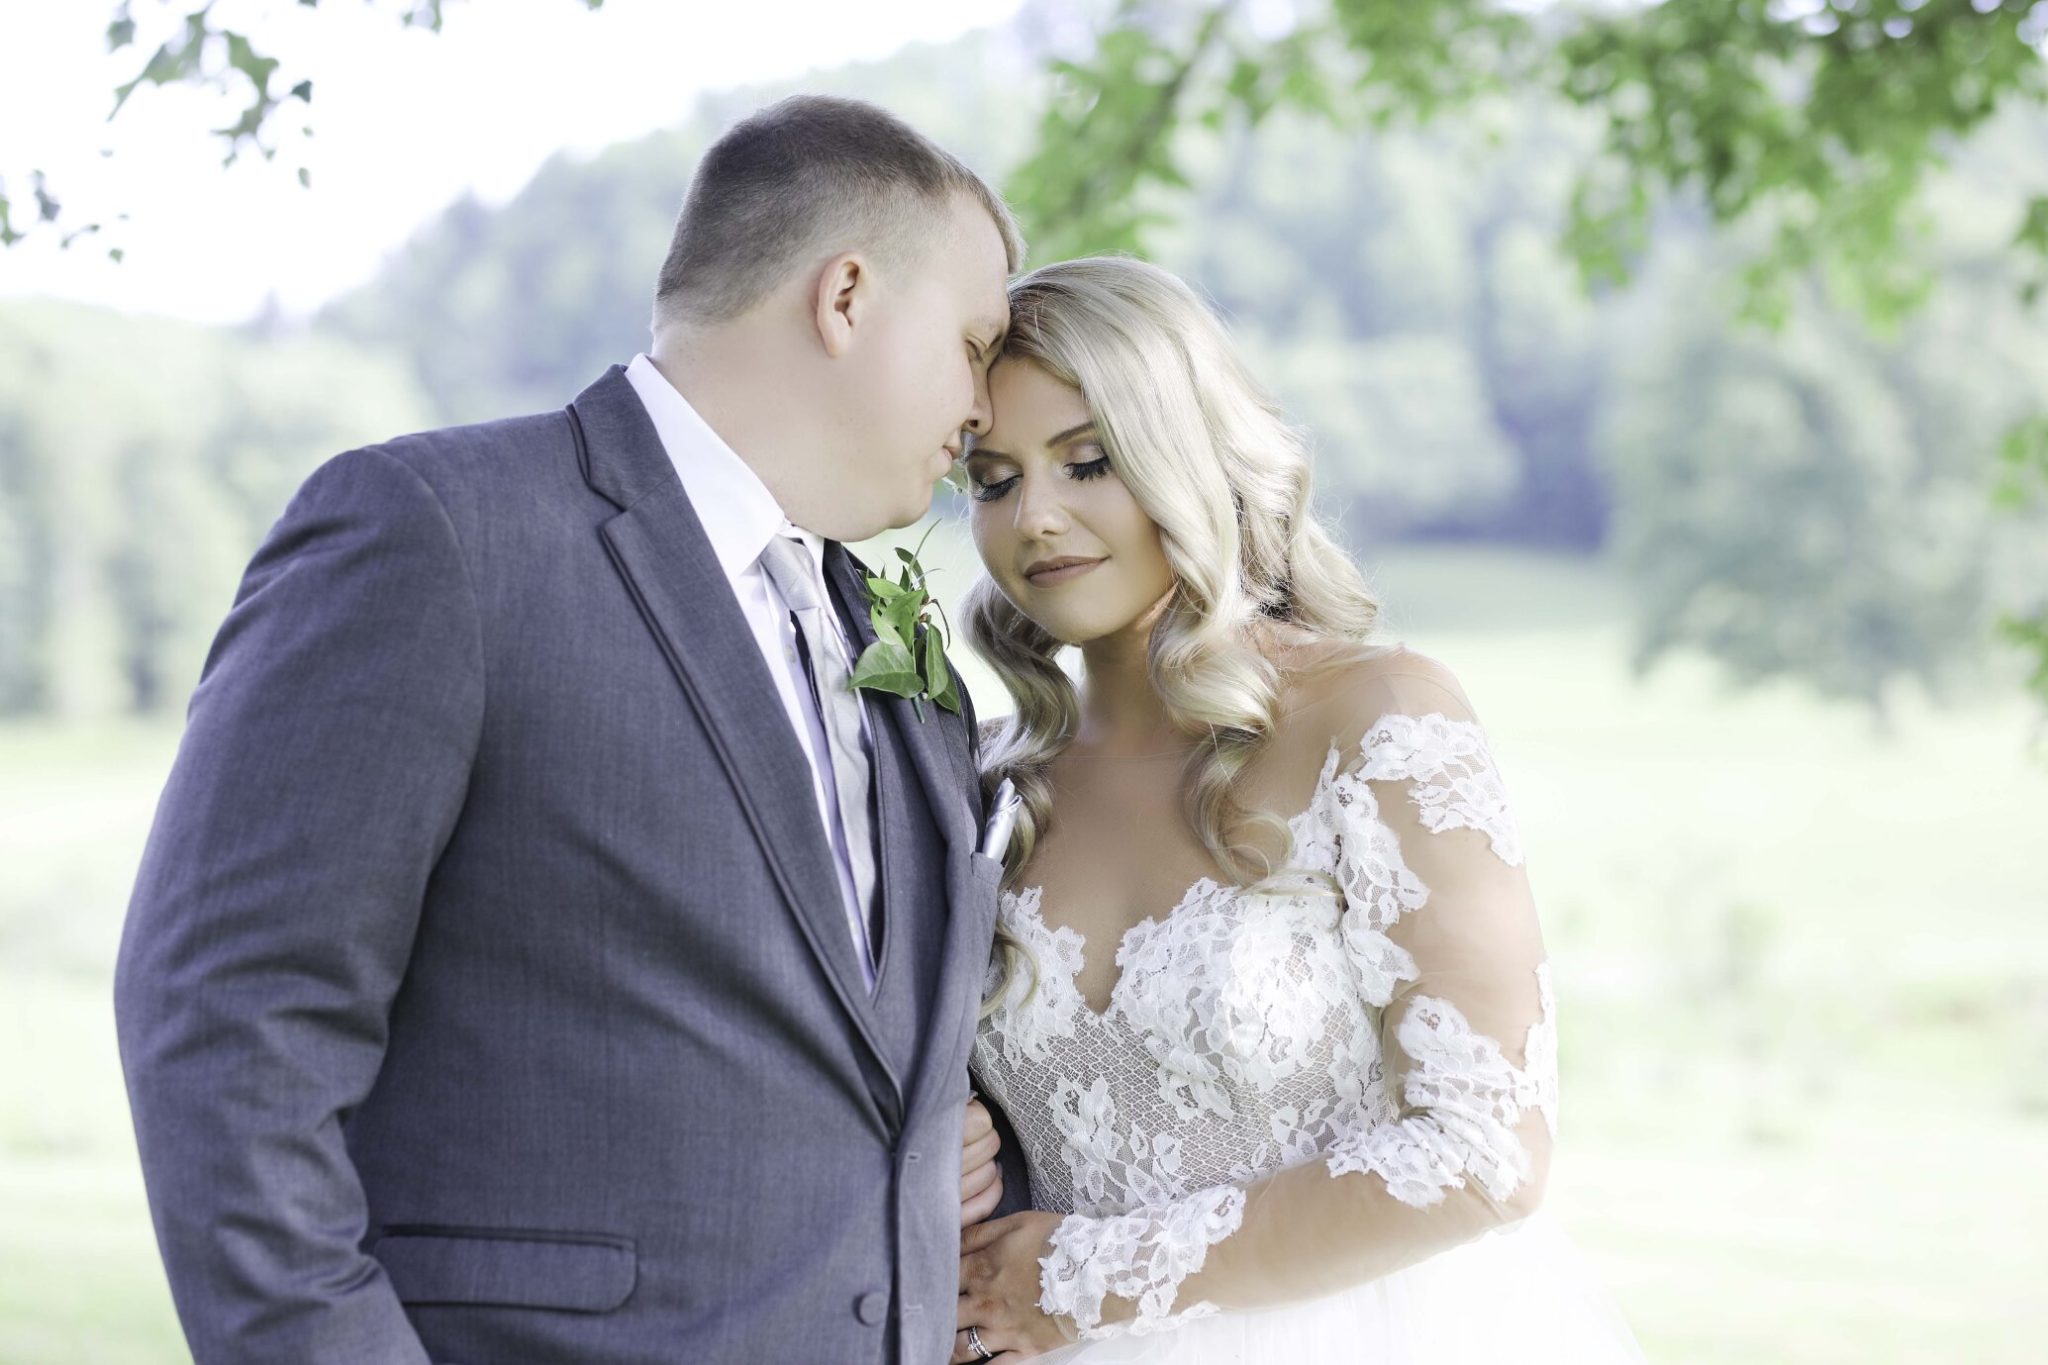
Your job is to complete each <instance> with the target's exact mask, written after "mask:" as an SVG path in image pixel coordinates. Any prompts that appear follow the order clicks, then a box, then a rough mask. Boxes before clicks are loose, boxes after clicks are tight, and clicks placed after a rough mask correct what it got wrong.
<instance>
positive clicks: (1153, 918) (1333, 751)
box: [1002, 743, 1340, 1025]
mask: <svg viewBox="0 0 2048 1365" xmlns="http://www.w3.org/2000/svg"><path fill="white" fill-rule="evenodd" d="M1339 752H1340V751H1339V748H1338V746H1337V745H1336V744H1334V743H1333V744H1331V745H1330V749H1329V753H1328V754H1327V755H1326V756H1325V757H1324V759H1323V768H1322V772H1321V773H1320V774H1319V775H1318V776H1317V777H1316V785H1315V789H1314V790H1313V791H1311V792H1310V793H1309V798H1308V804H1307V805H1305V806H1303V807H1302V808H1301V809H1300V810H1299V811H1296V812H1295V813H1294V814H1293V815H1291V816H1289V817H1288V818H1287V822H1286V823H1287V836H1288V837H1287V853H1286V856H1285V858H1284V859H1283V860H1282V868H1283V869H1285V868H1291V867H1294V866H1296V865H1297V863H1298V862H1299V854H1300V852H1301V847H1302V837H1301V829H1300V826H1301V824H1302V823H1303V822H1304V821H1306V820H1307V819H1308V818H1309V817H1310V816H1312V815H1314V814H1315V810H1316V805H1317V803H1318V802H1320V801H1321V800H1322V798H1323V789H1324V788H1325V787H1327V786H1329V785H1330V783H1331V782H1332V781H1334V780H1335V778H1336V773H1337V761H1338V756H1339ZM1246 889H1247V888H1245V887H1242V886H1239V885H1238V884H1236V883H1235V882H1224V881H1218V880H1217V879H1216V878H1214V877H1211V876H1207V875H1204V876H1201V877H1198V878H1196V879H1195V881H1194V882H1192V883H1191V884H1190V885H1188V886H1187V887H1186V888H1184V889H1183V890H1182V891H1181V893H1180V897H1179V899H1177V900H1176V901H1174V902H1173V904H1172V905H1171V906H1169V907H1168V908H1167V909H1166V911H1165V912H1164V913H1161V912H1158V911H1154V912H1153V913H1152V914H1149V915H1147V916H1145V917H1144V918H1143V919H1141V920H1138V921H1136V922H1135V923H1133V924H1130V925H1128V926H1127V927H1126V928H1125V929H1124V931H1123V932H1122V933H1120V934H1118V935H1117V936H1116V956H1115V958H1114V959H1113V961H1114V962H1115V964H1116V974H1115V976H1114V977H1112V978H1111V980H1110V985H1109V995H1108V997H1107V998H1106V999H1105V1000H1104V1002H1103V1005H1102V1008H1101V1009H1097V1008H1096V1007H1095V1004H1094V1002H1093V1001H1091V1000H1089V998H1088V997H1087V996H1085V995H1083V994H1082V993H1081V984H1080V982H1081V977H1082V976H1083V975H1084V974H1085V973H1086V971H1087V968H1088V935H1087V934H1086V933H1084V932H1082V931H1081V930H1080V929H1077V928H1075V927H1074V926H1073V925H1071V924H1061V925H1053V924H1051V923H1048V922H1047V920H1046V918H1045V913H1044V904H1045V884H1044V883H1043V882H1040V883H1037V884H1036V885H1032V886H1020V887H1018V888H1017V889H1016V890H1014V891H1004V892H1003V893H1002V897H1003V900H1004V903H1005V904H1006V905H1008V907H1009V908H1010V909H1011V910H1012V912H1013V913H1015V914H1018V915H1029V916H1030V917H1031V919H1032V920H1033V921H1035V923H1036V925H1037V928H1038V931H1039V932H1040V933H1041V934H1043V935H1044V936H1046V937H1047V938H1051V939H1057V938H1058V937H1059V936H1060V935H1062V934H1065V935H1069V936H1071V938H1072V940H1073V942H1074V945H1075V954H1074V956H1075V961H1076V964H1077V965H1076V966H1075V968H1074V970H1073V971H1072V972H1071V973H1068V974H1067V983H1068V984H1069V985H1070V986H1072V987H1073V993H1074V998H1075V1000H1077V1001H1078V1002H1079V1004H1080V1008H1081V1012H1082V1013H1084V1014H1086V1015H1087V1016H1088V1020H1089V1022H1091V1023H1094V1024H1098V1025H1102V1024H1107V1023H1108V1022H1109V1021H1110V1019H1111V1018H1112V1017H1113V1016H1114V1015H1115V1014H1116V1012H1117V1005H1118V1003H1119V999H1120V996H1121V993H1122V991H1123V985H1124V981H1125V979H1126V977H1127V976H1128V971H1127V969H1126V968H1125V966H1124V958H1125V955H1126V954H1128V953H1129V951H1130V949H1131V945H1132V941H1133V940H1134V939H1139V938H1142V937H1144V936H1145V935H1148V934H1153V933H1161V932H1164V931H1165V930H1166V929H1167V927H1168V926H1170V925H1172V924H1173V923H1175V922H1176V921H1178V920H1184V919H1186V918H1187V916H1188V914H1189V913H1190V912H1191V911H1192V909H1193V907H1195V906H1197V905H1206V904H1212V903H1214V902H1215V901H1217V900H1220V899H1223V898H1224V897H1225V896H1226V895H1242V894H1243V893H1244V892H1245V891H1246ZM1053 965H1055V964H1048V963H1047V962H1044V961H1041V962H1039V964H1038V970H1039V971H1041V972H1043V971H1047V970H1049V969H1051V967H1052V966H1053Z"/></svg>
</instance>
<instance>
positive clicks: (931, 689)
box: [918, 630, 960, 712]
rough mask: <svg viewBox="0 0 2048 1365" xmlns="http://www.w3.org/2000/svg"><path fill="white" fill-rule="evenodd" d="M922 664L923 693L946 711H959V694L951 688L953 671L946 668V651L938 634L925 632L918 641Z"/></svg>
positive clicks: (931, 631)
mask: <svg viewBox="0 0 2048 1365" xmlns="http://www.w3.org/2000/svg"><path fill="white" fill-rule="evenodd" d="M918 647H919V652H920V653H921V654H922V656H923V658H922V662H923V664H924V682H925V691H926V692H927V693H928V694H929V695H930V696H931V699H932V700H933V701H935V702H937V703H938V704H939V705H941V706H943V707H945V708H946V709H947V710H948V711H956V712H957V711H958V710H959V709H960V694H959V692H958V691H957V690H956V689H955V688H954V686H953V671H952V670H951V669H950V668H948V667H947V666H946V651H945V648H944V646H943V645H942V644H941V643H940V640H939V633H938V632H937V631H935V630H927V631H926V632H925V633H924V635H923V637H922V638H921V639H919V641H918Z"/></svg>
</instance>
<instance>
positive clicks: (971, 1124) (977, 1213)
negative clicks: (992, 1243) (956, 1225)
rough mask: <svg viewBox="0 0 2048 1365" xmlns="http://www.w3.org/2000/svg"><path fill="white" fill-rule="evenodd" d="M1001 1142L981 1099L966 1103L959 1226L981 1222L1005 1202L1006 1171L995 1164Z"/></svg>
mask: <svg viewBox="0 0 2048 1365" xmlns="http://www.w3.org/2000/svg"><path fill="white" fill-rule="evenodd" d="M1001 1146H1002V1139H1001V1138H999V1137H997V1136H996V1123H995V1120H994V1119H992V1118H990V1117H989V1114H988V1110H987V1109H986V1108H984V1107H983V1106H982V1103H981V1101H980V1100H978V1099H969V1100H968V1101H967V1123H966V1127H965V1128H964V1129H963V1130H962V1136H961V1139H960V1226H961V1227H963V1228H964V1227H967V1226H969V1225H970V1224H973V1223H979V1222H980V1221H981V1220H982V1219H984V1218H986V1217H988V1216H989V1215H990V1214H991V1213H994V1212H995V1211H996V1205H997V1204H999V1203H1001V1202H1002V1199H1003V1171H1002V1167H1000V1166H998V1165H997V1164H996V1152H997V1150H998V1149H999V1148H1000V1147H1001Z"/></svg>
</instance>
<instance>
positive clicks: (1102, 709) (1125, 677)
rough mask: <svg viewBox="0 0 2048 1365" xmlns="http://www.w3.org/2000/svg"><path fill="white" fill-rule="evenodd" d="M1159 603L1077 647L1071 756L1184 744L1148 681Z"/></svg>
mask: <svg viewBox="0 0 2048 1365" xmlns="http://www.w3.org/2000/svg"><path fill="white" fill-rule="evenodd" d="M1163 606H1164V603H1162V604H1161V607H1155V608H1154V609H1153V610H1151V611H1148V612H1146V613H1145V614H1144V616H1142V617H1140V618H1139V619H1138V620H1137V621H1134V622H1133V623H1131V624H1130V625H1129V626H1126V627H1125V628H1124V629H1122V630H1120V631H1117V632H1115V633H1114V634H1111V635H1105V636H1102V637H1100V638H1098V639H1094V640H1090V641H1089V642H1088V643H1086V644H1084V645H1082V646H1081V662H1082V666H1083V674H1082V682H1081V688H1080V699H1081V730H1080V733H1079V734H1077V735H1076V736H1075V737H1074V742H1073V743H1072V744H1071V745H1070V746H1069V748H1070V749H1071V750H1072V751H1073V752H1075V753H1076V754H1097V755H1111V754H1146V753H1152V752H1155V751H1158V750H1164V749H1170V748H1176V747H1179V746H1181V745H1184V744H1185V743H1186V742H1187V739H1186V736H1184V735H1181V734H1178V733H1177V732H1176V731H1175V730H1174V726H1173V719H1172V717H1171V716H1170V715H1169V714H1168V712H1167V709H1166V701H1165V699H1164V698H1162V697H1161V696H1160V695H1159V691H1158V689H1157V688H1155V687H1154V686H1153V685H1152V670H1151V666H1150V650H1151V643H1152V627H1153V625H1154V624H1155V623H1156V622H1157V620H1158V617H1159V612H1160V610H1161V608H1163Z"/></svg>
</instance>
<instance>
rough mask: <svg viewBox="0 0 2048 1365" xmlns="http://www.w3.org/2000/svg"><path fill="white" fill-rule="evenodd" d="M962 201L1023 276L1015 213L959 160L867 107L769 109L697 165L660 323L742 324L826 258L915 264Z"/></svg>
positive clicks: (818, 103) (664, 287) (823, 99)
mask: <svg viewBox="0 0 2048 1365" xmlns="http://www.w3.org/2000/svg"><path fill="white" fill-rule="evenodd" d="M961 194H964V195H967V196H969V197H970V198H972V199H974V200H976V201H978V202H979V203H980V204H981V206H982V207H983V208H985V209H987V210H988V214H989V217H990V218H991V219H993V220H994V221H995V225H996V228H997V230H998V231H1000V232H1001V233H1002V236H1003V250H1004V251H1005V253H1006V254H1007V256H1008V258H1009V268H1010V270H1011V271H1012V272H1014V271H1016V269H1017V268H1018V266H1019V265H1020V264H1022V262H1023V258H1024V242H1023V239H1022V238H1021V237H1020V236H1019V235H1018V232H1017V225H1016V222H1015V220H1014V219H1012V218H1011V216H1010V210H1009V208H1008V207H1007V206H1006V205H1005V204H1004V203H1003V200H1002V196H1000V195H998V194H997V193H996V192H995V191H994V190H992V189H990V188H989V186H988V185H987V183H986V182H984V181H983V180H982V178H981V177H980V176H978V175H976V174H975V173H974V172H973V171H972V170H970V169H968V167H967V165H966V164H965V163H964V162H962V161H961V160H960V159H959V158H958V157H956V156H954V155H953V154H952V153H950V152H948V151H946V150H945V149H944V148H942V147H940V146H939V145H938V144H936V143H934V142H933V141H931V139H929V138H927V137H925V136H924V135H923V134H922V133H919V132H918V131H917V130H916V129H915V128H912V127H911V126H910V125H909V124H907V123H905V122H903V121H902V120H901V119H899V118H897V117H896V116H895V115H893V114H890V113H888V112H887V111H885V110H882V109H878V108H876V107H875V106H874V105H872V104H865V103H863V102H861V101H859V100H850V99H837V98H833V97H830V96H825V95H793V96H791V97H790V98H788V99H785V100H781V101H779V102H777V103H775V104H771V105H769V106H768V107H767V108H766V109H762V110H760V111H759V112H757V113H755V114H753V115H751V116H749V117H748V118H746V119H744V120H742V121H741V122H739V123H738V124H735V125H734V126H733V127H732V128H730V129H728V130H727V131H726V133H725V134H724V135H723V136H722V137H720V138H719V139H718V141H716V142H714V143H712V144H711V148H710V150H709V151H707V152H705V153H704V158H703V160H702V161H700V162H699V163H698V165H697V174H696V177H695V178H694V179H693V180H692V181H691V182H690V192H689V195H688V197H687V198H685V199H684V201H683V211H682V214H681V215H680V216H679V217H678V218H677V219H676V230H675V237H674V239H673V240H672V241H671V242H670V243H669V249H668V259H667V260H665V261H663V262H662V266H661V279H660V283H659V284H658V285H657V286H656V288H655V291H654V319H655V324H656V326H659V325H660V324H661V323H662V322H664V321H668V320H673V319H685V318H687V319H689V320H692V321H700V322H717V321H724V320H726V319H729V318H734V317H737V316H739V315H740V314H741V313H744V312H746V311H747V310H748V309H749V308H751V307H753V306H754V305H755V304H757V303H759V302H760V301H761V300H762V299H763V298H765V297H767V295H768V294H769V292H770V291H772V290H773V289H774V288H775V287H776V286H777V285H779V284H780V283H782V281H783V280H784V279H786V278H788V276H789V274H790V273H791V272H792V271H794V270H796V269H797V268H799V267H800V266H801V265H802V264H803V263H804V260H805V258H806V257H808V256H811V255H813V254H814V253H816V252H818V251H819V250H844V249H850V248H855V247H866V248H868V249H869V250H871V251H875V252H879V253H884V254H885V255H893V256H894V257H895V258H896V259H899V260H900V259H904V258H906V257H909V258H913V259H914V257H915V253H916V252H917V251H918V250H920V249H922V247H923V246H924V244H925V242H926V241H927V240H928V238H929V236H930V232H931V230H932V229H934V228H936V227H937V226H938V225H939V224H940V223H941V222H943V221H944V219H943V215H944V213H945V211H946V207H947V205H948V202H949V201H950V200H951V199H952V198H953V197H954V196H955V195H961Z"/></svg>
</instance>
